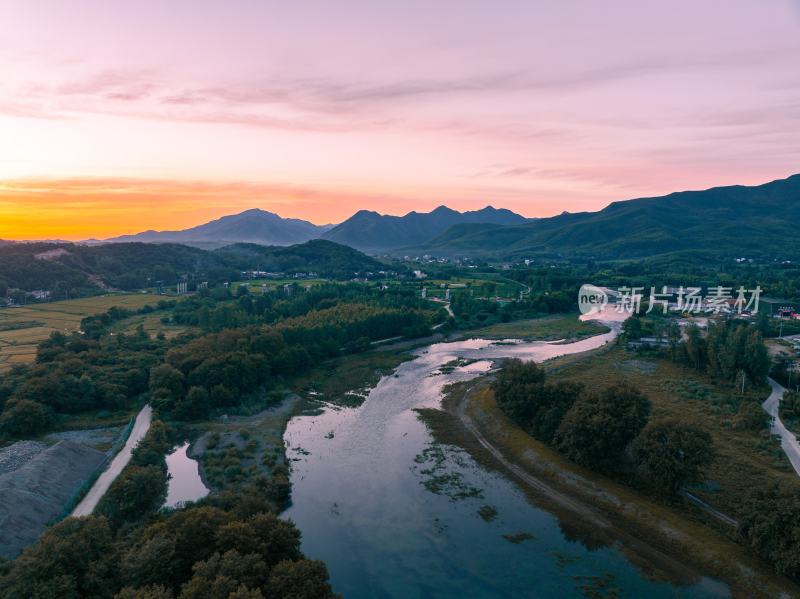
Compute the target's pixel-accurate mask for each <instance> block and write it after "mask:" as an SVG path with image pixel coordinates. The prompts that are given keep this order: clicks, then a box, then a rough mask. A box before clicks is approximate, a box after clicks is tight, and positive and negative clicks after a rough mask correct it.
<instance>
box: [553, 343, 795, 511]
mask: <svg viewBox="0 0 800 599" xmlns="http://www.w3.org/2000/svg"><path fill="white" fill-rule="evenodd" d="M566 379H569V380H573V381H579V382H582V383H584V384H585V385H586V386H587V387H588V388H603V387H605V386H608V385H611V384H613V383H615V382H618V381H627V382H630V383H631V384H633V385H634V386H636V387H637V388H639V389H641V390H642V391H643V392H644V393H645V394H646V395H647V396H648V397H649V398H650V401H651V402H652V413H651V416H650V418H651V420H658V419H661V418H674V419H677V420H682V421H685V422H691V423H693V424H696V425H698V426H702V427H703V428H704V429H705V430H707V431H708V432H709V434H711V436H712V438H713V441H714V447H715V448H716V451H717V458H716V460H715V462H714V464H713V466H712V467H711V469H710V471H709V475H708V478H709V479H710V480H711V481H713V483H712V484H711V485H709V486H708V488H704V489H698V490H697V493H696V494H697V495H699V496H701V497H702V498H703V499H704V500H705V501H707V502H708V503H709V504H711V505H713V506H714V507H716V508H717V509H720V510H721V511H723V512H725V513H729V514H731V515H734V516H735V515H736V512H737V508H738V505H739V504H740V503H741V498H742V496H743V495H744V494H745V493H746V492H748V491H749V490H750V489H752V488H754V487H759V486H762V485H767V484H769V483H771V482H775V483H778V484H782V483H787V482H796V479H797V476H796V474H795V473H794V471H793V470H792V468H791V465H790V464H789V461H788V460H787V458H786V457H785V455H784V454H783V451H782V450H781V448H780V445H779V443H778V442H777V440H776V439H775V438H774V437H772V436H771V435H770V434H769V433H768V432H767V431H766V430H763V431H761V432H753V431H747V430H741V429H739V428H738V427H737V426H736V409H737V408H738V406H739V404H740V402H741V401H753V402H760V401H763V399H765V398H766V396H767V395H768V391H767V389H766V388H764V389H752V390H750V392H749V394H748V397H746V398H744V399H742V398H741V397H740V396H739V394H738V393H736V392H735V390H733V389H732V388H731V387H729V386H727V385H722V384H714V383H713V381H712V380H711V379H710V378H709V377H707V376H705V375H703V374H700V373H698V372H696V371H694V370H692V369H689V368H686V367H683V366H680V365H677V364H674V363H672V362H670V361H668V360H663V359H657V358H641V357H637V356H636V355H634V354H629V353H627V352H626V351H625V350H624V349H622V348H614V349H613V350H611V351H608V352H606V353H602V354H596V355H592V356H590V357H587V358H586V359H585V360H579V361H576V362H574V363H572V364H567V365H565V366H564V367H563V368H561V369H560V370H559V372H557V373H555V374H553V375H552V379H551V380H566ZM712 489H713V490H712Z"/></svg>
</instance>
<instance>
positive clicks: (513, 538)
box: [503, 532, 536, 545]
mask: <svg viewBox="0 0 800 599" xmlns="http://www.w3.org/2000/svg"><path fill="white" fill-rule="evenodd" d="M503 538H504V539H505V540H506V541H508V542H509V543H513V544H514V545H519V544H520V543H524V542H525V541H532V540H533V539H535V538H536V537H535V536H533V535H532V534H531V533H529V532H516V533H513V534H505V535H503Z"/></svg>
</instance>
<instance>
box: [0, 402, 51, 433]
mask: <svg viewBox="0 0 800 599" xmlns="http://www.w3.org/2000/svg"><path fill="white" fill-rule="evenodd" d="M51 419H52V415H51V413H50V410H49V409H48V408H46V407H45V406H43V405H42V404H40V403H39V402H37V401H31V400H29V399H9V400H8V401H7V402H6V406H5V410H4V411H3V413H2V415H0V435H8V436H11V437H29V436H33V435H38V434H39V433H41V432H42V431H44V430H45V429H47V427H48V426H49V425H50V421H51Z"/></svg>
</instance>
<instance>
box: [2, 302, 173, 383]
mask: <svg viewBox="0 0 800 599" xmlns="http://www.w3.org/2000/svg"><path fill="white" fill-rule="evenodd" d="M159 299H163V297H162V296H158V295H151V294H144V293H137V294H122V295H104V296H99V297H89V298H83V299H76V300H66V301H62V302H51V303H46V304H33V305H29V306H21V307H16V308H3V309H0V372H4V371H6V370H8V369H9V368H11V367H12V366H14V365H15V364H28V363H30V362H33V360H34V359H35V357H36V346H37V345H38V344H39V343H41V342H42V341H44V340H45V339H47V338H48V337H49V336H50V334H51V333H53V332H55V331H61V332H70V331H76V330H78V328H79V327H80V322H81V319H83V318H85V317H86V316H90V315H92V314H99V313H101V312H105V311H106V310H108V309H109V308H111V307H112V306H119V307H121V308H129V309H135V308H141V307H142V306H144V305H146V304H153V305H154V304H156V303H157V302H158V300H159Z"/></svg>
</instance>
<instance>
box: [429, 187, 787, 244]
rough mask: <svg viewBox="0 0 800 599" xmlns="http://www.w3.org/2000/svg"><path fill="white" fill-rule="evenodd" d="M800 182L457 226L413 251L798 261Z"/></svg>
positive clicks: (675, 195)
mask: <svg viewBox="0 0 800 599" xmlns="http://www.w3.org/2000/svg"><path fill="white" fill-rule="evenodd" d="M799 221H800V175H794V176H792V177H789V178H788V179H781V180H778V181H773V182H771V183H766V184H764V185H759V186H755V187H745V186H740V185H737V186H731V187H715V188H712V189H708V190H705V191H686V192H679V193H673V194H670V195H667V196H663V197H657V198H643V199H638V200H629V201H625V202H614V203H613V204H611V205H609V206H608V207H606V208H605V209H603V210H601V211H599V212H583V213H578V214H562V215H560V216H556V217H552V218H545V219H540V220H538V221H534V222H531V223H527V224H523V225H517V226H507V227H497V226H489V225H457V226H455V227H451V228H450V229H449V230H447V231H446V232H445V233H444V234H442V235H440V236H439V237H437V238H435V239H433V240H432V241H430V242H428V243H426V244H423V245H421V246H420V247H418V248H416V249H417V250H419V251H428V252H430V253H449V254H459V253H461V254H492V255H495V256H503V257H512V256H522V255H536V254H539V255H541V254H550V255H561V254H580V255H587V256H597V257H605V258H641V257H648V256H657V255H663V254H669V253H674V252H692V251H713V252H714V253H717V254H720V253H722V254H726V255H732V256H747V257H752V256H760V257H775V258H781V257H795V256H800V235H798V230H797V223H798V222H799Z"/></svg>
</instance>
